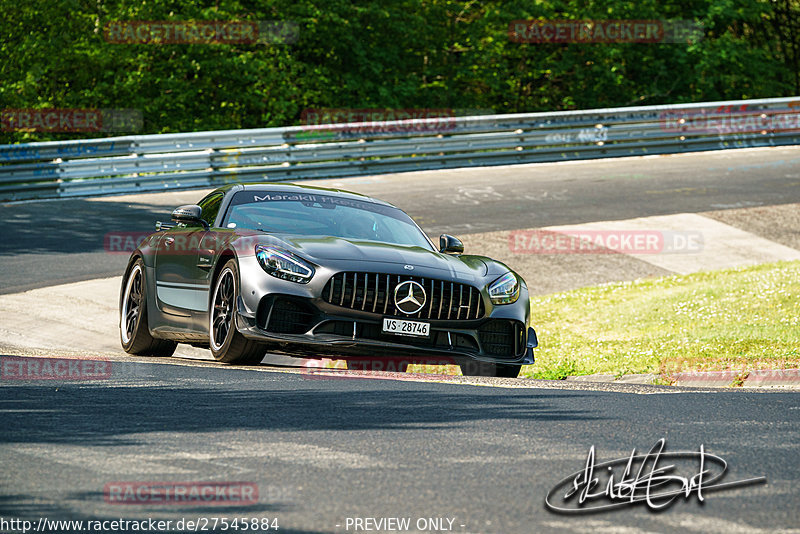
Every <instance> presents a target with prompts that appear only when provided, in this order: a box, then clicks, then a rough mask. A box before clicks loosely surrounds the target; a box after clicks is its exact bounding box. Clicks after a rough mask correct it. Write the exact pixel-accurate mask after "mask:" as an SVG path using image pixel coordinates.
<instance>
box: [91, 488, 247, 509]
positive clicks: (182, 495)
mask: <svg viewBox="0 0 800 534" xmlns="http://www.w3.org/2000/svg"><path fill="white" fill-rule="evenodd" d="M103 500H105V502H107V503H108V504H120V505H136V504H139V505H144V504H146V505H176V504H192V505H201V506H219V505H229V506H245V505H252V504H256V503H257V502H258V485H257V484H255V483H254V482H109V483H108V484H106V485H105V486H104V487H103Z"/></svg>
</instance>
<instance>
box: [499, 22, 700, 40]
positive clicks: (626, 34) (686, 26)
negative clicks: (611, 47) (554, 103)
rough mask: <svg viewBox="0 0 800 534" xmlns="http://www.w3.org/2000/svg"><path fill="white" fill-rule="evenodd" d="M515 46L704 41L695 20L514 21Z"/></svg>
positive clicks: (511, 36) (511, 31) (511, 26)
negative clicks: (523, 44) (524, 44)
mask: <svg viewBox="0 0 800 534" xmlns="http://www.w3.org/2000/svg"><path fill="white" fill-rule="evenodd" d="M508 38H509V39H510V40H511V41H512V42H515V43H530V44H551V43H688V42H692V43H694V42H697V41H699V40H700V39H702V38H703V31H702V26H701V25H700V24H698V23H696V22H694V21H692V20H512V21H511V22H510V23H509V24H508Z"/></svg>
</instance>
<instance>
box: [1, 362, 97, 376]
mask: <svg viewBox="0 0 800 534" xmlns="http://www.w3.org/2000/svg"><path fill="white" fill-rule="evenodd" d="M110 377H111V362H110V361H107V360H79V359H77V358H75V359H73V358H16V357H12V356H5V357H3V358H0V379H2V380H107V379H109V378H110Z"/></svg>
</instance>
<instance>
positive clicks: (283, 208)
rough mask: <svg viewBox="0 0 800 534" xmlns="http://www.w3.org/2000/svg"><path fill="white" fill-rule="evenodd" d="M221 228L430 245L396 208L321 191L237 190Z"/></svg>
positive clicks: (428, 246)
mask: <svg viewBox="0 0 800 534" xmlns="http://www.w3.org/2000/svg"><path fill="white" fill-rule="evenodd" d="M223 226H225V227H226V228H231V229H234V228H235V229H249V230H259V231H262V232H269V233H271V234H291V235H302V236H315V237H316V236H334V237H341V238H343V239H348V240H353V241H377V242H381V243H391V244H393V245H404V246H415V247H423V248H426V249H429V250H430V249H431V244H430V242H429V241H428V239H427V238H426V237H425V234H423V233H422V231H421V230H420V229H419V227H418V226H417V225H416V224H414V221H412V220H411V217H409V216H408V215H407V214H406V213H405V212H403V211H401V210H399V209H397V208H393V207H391V206H386V205H383V204H377V203H375V202H369V201H365V200H356V199H351V198H344V197H339V196H333V195H324V194H318V193H289V192H281V191H270V192H267V191H239V192H238V193H236V194H235V195H234V197H233V199H232V200H231V205H230V208H229V209H228V213H227V216H226V217H225V220H224V221H223Z"/></svg>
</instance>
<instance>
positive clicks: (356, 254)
mask: <svg viewBox="0 0 800 534" xmlns="http://www.w3.org/2000/svg"><path fill="white" fill-rule="evenodd" d="M172 220H173V222H174V224H169V225H167V224H161V223H157V224H156V229H157V231H156V232H155V233H153V234H151V235H150V236H149V237H147V238H146V239H145V240H144V241H143V242H142V243H141V244H140V246H139V247H138V248H137V249H136V250H135V251H134V252H133V253H132V255H131V257H130V261H129V262H128V266H127V268H126V269H125V275H124V277H123V282H122V288H121V292H120V338H121V341H122V346H123V348H124V349H125V350H126V351H127V352H129V353H132V354H143V355H162V356H165V355H171V354H172V353H173V351H174V350H175V347H176V345H177V343H190V344H192V345H198V346H202V347H208V348H210V349H211V352H212V354H213V355H214V357H215V358H216V359H217V360H219V361H221V362H227V363H236V364H253V363H258V362H260V361H261V360H262V359H263V357H264V355H265V353H266V352H267V351H269V352H280V353H284V354H289V355H292V356H297V357H302V358H309V357H311V358H322V357H336V358H341V359H345V360H347V361H348V362H349V363H353V362H363V361H365V360H367V361H386V360H389V359H394V360H395V361H397V359H398V358H400V359H401V360H402V362H403V363H402V364H401V365H402V367H401V368H400V370H403V369H404V368H405V365H406V364H407V363H409V362H415V363H416V362H436V363H442V362H453V363H457V364H458V365H460V366H461V371H462V373H463V374H465V375H490V376H505V377H516V376H517V375H518V373H519V370H520V366H521V365H523V364H531V363H533V349H534V348H535V347H536V346H537V339H536V333H535V331H534V330H533V328H530V327H529V324H528V323H529V320H530V306H529V300H528V289H527V286H526V285H525V281H524V280H523V279H522V278H521V277H520V276H519V275H518V274H516V273H514V272H513V271H512V270H511V269H509V268H508V267H507V266H506V265H504V264H502V263H500V262H498V261H495V260H492V259H490V258H487V257H484V256H473V255H466V254H464V253H463V252H464V247H463V245H462V243H461V242H460V241H459V240H458V239H456V238H455V237H452V236H449V235H446V234H445V235H442V236H441V237H440V238H439V246H438V247H436V246H435V245H434V244H433V242H432V241H431V240H430V239H429V238H428V237H427V236H426V235H425V233H424V232H423V231H422V230H421V229H420V227H419V226H417V224H416V223H415V222H414V221H413V220H412V219H411V218H410V217H409V216H408V215H407V214H406V213H405V212H403V211H401V210H400V209H398V208H396V207H394V206H392V205H391V204H388V203H386V202H383V201H380V200H377V199H374V198H370V197H366V196H362V195H358V194H355V193H348V192H345V191H340V190H333V189H322V188H316V187H305V186H298V185H291V184H246V185H240V184H237V185H228V186H225V187H222V188H220V189H217V190H215V191H213V192H212V193H210V194H209V195H207V196H206V197H205V198H203V199H202V200H201V201H200V202H199V203H198V204H197V205H188V206H181V207H179V208H177V209H176V210H175V211H174V212H173V213H172Z"/></svg>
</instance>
